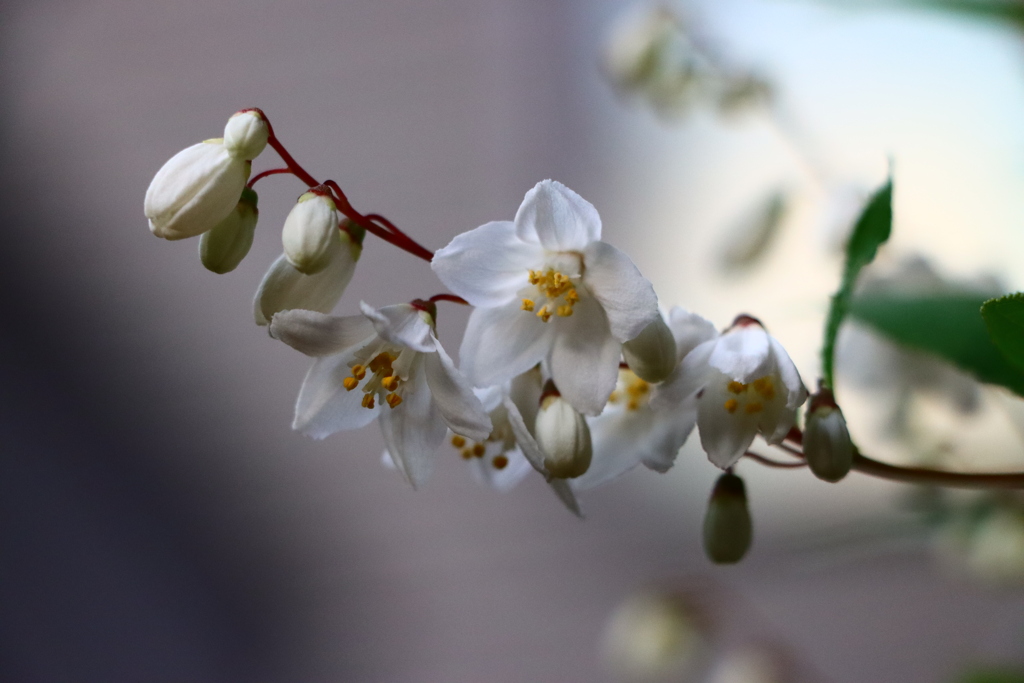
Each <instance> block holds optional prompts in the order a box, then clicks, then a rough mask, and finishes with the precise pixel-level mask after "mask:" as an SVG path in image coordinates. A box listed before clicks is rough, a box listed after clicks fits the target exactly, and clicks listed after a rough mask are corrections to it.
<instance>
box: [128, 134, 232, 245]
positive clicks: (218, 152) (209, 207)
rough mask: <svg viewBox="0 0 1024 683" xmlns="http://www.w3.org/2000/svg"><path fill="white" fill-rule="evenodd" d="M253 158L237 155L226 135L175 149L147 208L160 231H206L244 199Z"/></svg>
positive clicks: (178, 234) (176, 234) (174, 236)
mask: <svg viewBox="0 0 1024 683" xmlns="http://www.w3.org/2000/svg"><path fill="white" fill-rule="evenodd" d="M251 169H252V164H251V163H249V162H248V161H244V160H241V159H236V158H235V157H233V156H231V155H230V154H229V153H228V151H227V149H225V147H224V142H223V140H219V139H216V140H207V141H205V142H200V143H199V144H198V145H192V146H191V147H189V148H187V149H183V150H182V151H180V152H178V153H177V154H175V155H174V156H173V157H171V158H170V160H169V161H168V162H167V163H166V164H164V165H163V167H162V168H161V169H160V170H159V171H157V172H156V175H155V176H153V181H152V182H151V183H150V184H149V189H148V190H146V201H145V212H146V218H148V219H149V229H150V230H151V231H152V232H153V234H154V235H156V236H157V237H163V238H164V239H168V240H180V239H184V238H186V237H195V236H196V235H201V234H203V233H204V232H206V231H207V230H210V229H212V228H213V226H215V225H217V223H219V222H220V221H221V220H222V219H223V218H224V217H225V216H227V215H228V214H229V213H231V211H232V209H234V208H235V206H236V205H237V204H238V197H239V195H241V194H242V188H244V187H245V182H246V181H247V180H248V179H249V172H250V170H251Z"/></svg>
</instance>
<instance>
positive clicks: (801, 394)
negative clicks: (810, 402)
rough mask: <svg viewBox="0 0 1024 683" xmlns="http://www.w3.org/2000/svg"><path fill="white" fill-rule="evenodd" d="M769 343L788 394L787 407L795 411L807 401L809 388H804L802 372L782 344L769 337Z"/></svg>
mask: <svg viewBox="0 0 1024 683" xmlns="http://www.w3.org/2000/svg"><path fill="white" fill-rule="evenodd" d="M768 343H769V344H770V345H771V350H772V354H773V355H774V356H775V367H776V369H777V370H778V373H779V377H780V378H781V379H782V383H783V384H784V385H785V387H786V390H787V392H788V395H787V396H786V407H787V408H790V409H794V410H795V409H796V408H798V407H800V406H801V405H803V402H804V401H806V400H807V387H805V386H804V383H803V380H801V379H800V372H799V371H798V370H797V369H796V365H794V364H793V360H792V359H791V358H790V357H789V354H788V353H786V349H784V348H782V344H780V343H779V342H778V341H777V340H776V339H775V337H768Z"/></svg>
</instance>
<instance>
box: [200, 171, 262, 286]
mask: <svg viewBox="0 0 1024 683" xmlns="http://www.w3.org/2000/svg"><path fill="white" fill-rule="evenodd" d="M257 202H258V197H257V196H256V193H255V192H254V191H253V190H251V189H250V188H248V187H246V188H243V189H242V197H241V199H239V200H238V204H237V205H236V206H235V210H234V211H232V212H231V213H229V214H228V215H227V216H225V217H224V219H223V220H221V222H220V223H217V225H215V226H213V228H211V229H210V230H208V231H206V232H204V233H203V234H202V235H201V236H200V237H199V258H200V260H201V261H202V262H203V265H204V266H206V268H207V270H210V271H213V272H214V273H221V274H223V273H230V272H231V271H232V270H234V269H235V268H237V267H238V264H239V263H241V262H242V259H244V258H245V256H246V254H248V253H249V248H250V247H252V239H253V235H254V233H255V232H256V222H257V220H258V219H259V215H260V212H259V209H258V208H256V204H257Z"/></svg>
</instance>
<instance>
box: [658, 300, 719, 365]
mask: <svg viewBox="0 0 1024 683" xmlns="http://www.w3.org/2000/svg"><path fill="white" fill-rule="evenodd" d="M668 326H669V328H670V329H671V330H672V336H673V337H675V340H676V354H677V355H678V357H679V360H682V359H683V357H685V356H686V354H688V353H689V352H690V351H692V350H693V349H695V348H697V346H698V345H700V344H703V343H704V342H706V341H708V340H709V339H714V338H715V337H717V336H718V330H716V329H715V325H714V323H712V322H711V321H710V320H708V319H707V318H703V317H701V316H699V315H697V314H696V313H690V312H689V311H687V310H686V309H684V308H681V307H679V306H673V307H672V310H671V311H669V314H668Z"/></svg>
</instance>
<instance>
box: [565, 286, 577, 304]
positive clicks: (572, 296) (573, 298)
mask: <svg viewBox="0 0 1024 683" xmlns="http://www.w3.org/2000/svg"><path fill="white" fill-rule="evenodd" d="M565 300H566V301H568V302H569V303H570V304H574V303H576V302H577V301H579V300H580V295H579V294H577V293H576V288H575V287H573V288H572V289H570V290H569V292H568V293H567V294H566V295H565Z"/></svg>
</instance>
